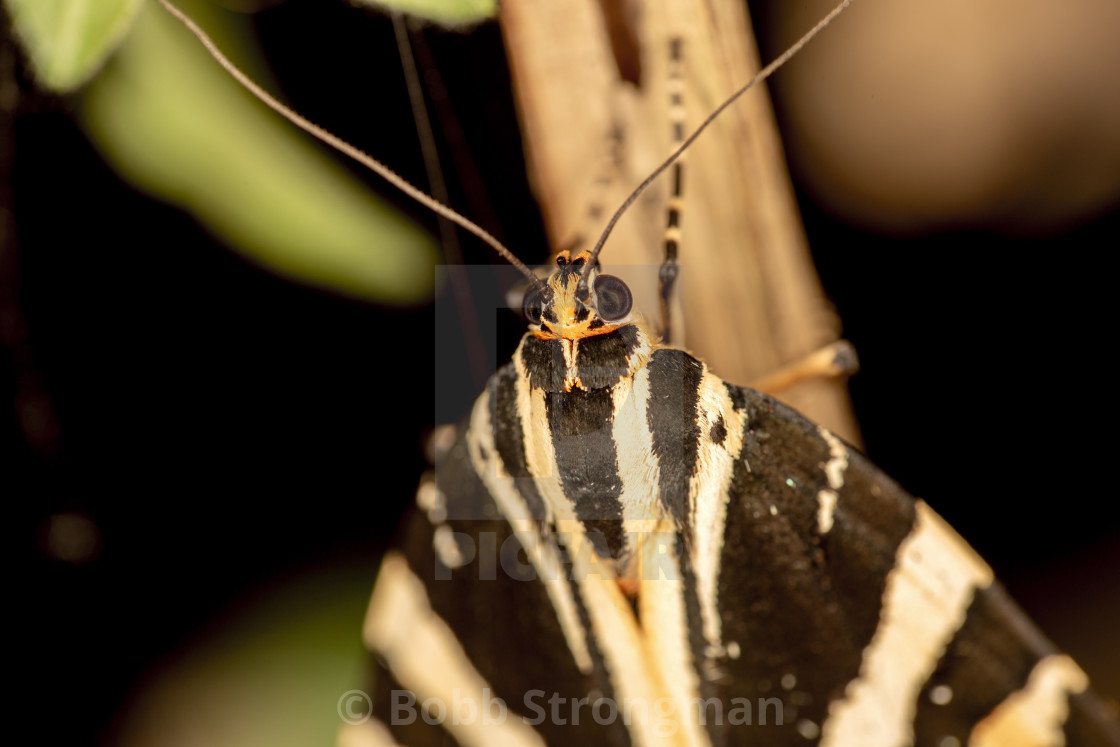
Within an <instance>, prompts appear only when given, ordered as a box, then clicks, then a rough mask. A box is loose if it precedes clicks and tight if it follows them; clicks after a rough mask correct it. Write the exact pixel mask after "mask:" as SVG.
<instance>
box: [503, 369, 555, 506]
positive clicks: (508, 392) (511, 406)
mask: <svg viewBox="0 0 1120 747" xmlns="http://www.w3.org/2000/svg"><path fill="white" fill-rule="evenodd" d="M517 380H518V374H517V370H516V369H515V368H514V367H513V364H508V365H505V366H503V367H502V368H501V369H499V370H498V372H497V373H496V374H494V376H493V377H491V379H490V384H489V388H490V424H491V427H492V428H493V429H494V448H495V449H496V450H497V452H498V456H499V457H501V460H502V464H503V465H504V466H505V468H506V472H508V473H509V475H510V477H512V478H513V481H514V484H515V485H516V486H517V490H518V492H519V493H521V497H522V498H523V499H525V504H526V505H527V506H528V507H529V516H530V517H531V518H534V519H542V520H543V519H544V518H545V517H546V516H547V512H546V510H545V505H544V499H543V498H541V494H540V492H539V491H538V490H537V483H536V481H535V480H534V479H533V476H532V474H531V473H530V472H529V466H528V463H527V462H526V460H525V433H524V431H523V428H524V425H523V424H522V422H521V413H520V412H519V411H518V409H517Z"/></svg>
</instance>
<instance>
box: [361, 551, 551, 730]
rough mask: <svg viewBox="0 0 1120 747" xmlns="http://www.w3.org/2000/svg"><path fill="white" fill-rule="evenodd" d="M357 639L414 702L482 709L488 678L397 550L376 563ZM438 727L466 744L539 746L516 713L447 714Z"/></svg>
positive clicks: (480, 711)
mask: <svg viewBox="0 0 1120 747" xmlns="http://www.w3.org/2000/svg"><path fill="white" fill-rule="evenodd" d="M363 638H364V639H365V643H366V645H367V646H368V647H369V649H370V650H371V651H376V652H377V653H379V654H381V656H382V657H384V659H385V662H386V663H387V665H388V667H389V671H390V672H392V673H393V677H394V678H395V679H396V681H397V682H399V683H400V684H401V686H402V687H405V688H407V689H409V690H411V691H412V692H414V693H415V694H416V700H417V702H423V701H424V700H427V699H429V698H435V699H436V700H438V701H440V702H442V703H443V704H444V706H445V707H446V708H447V711H448V712H449V713H450V712H451V709H452V707H453V704H455V703H463V702H464V701H468V700H470V701H473V702H474V706H475V708H474V710H473V713H476V714H482V713H483V705H484V703H485V702H486V698H487V695H489V693H490V692H491V689H490V685H489V683H488V682H486V680H485V679H484V678H483V677H482V675H481V674H479V673H478V670H476V669H475V668H474V665H472V664H471V662H470V660H469V659H468V658H467V654H466V652H465V651H463V647H462V646H461V645H459V641H458V640H457V639H456V638H455V633H454V632H453V631H452V630H451V628H449V627H448V626H447V623H446V622H444V621H443V620H442V619H441V618H440V617H439V616H438V615H436V614H435V612H433V611H432V608H431V604H430V603H429V601H428V594H427V592H426V591H425V590H424V583H423V582H422V581H421V580H420V578H419V577H417V576H416V575H415V574H414V573H413V572H412V570H411V569H410V568H409V567H408V562H407V561H406V560H405V559H404V556H403V555H401V554H400V553H398V552H390V553H389V554H387V555H386V556H385V559H384V560H383V561H382V563H381V572H380V573H379V574H378V577H377V585H376V586H374V589H373V597H372V598H371V599H370V607H369V613H368V614H367V616H366V624H365V629H364V631H363ZM490 697H493V696H490ZM442 726H443V728H444V729H446V730H447V731H448V732H449V733H450V734H451V736H453V737H454V738H455V739H456V740H457V741H458V742H459V743H460V744H462V745H467V746H468V747H497V746H498V745H503V746H508V747H528V746H529V745H533V746H536V745H540V746H541V747H543V746H544V740H543V739H541V737H540V735H539V734H538V733H537V732H536V731H534V730H533V729H532V728H530V727H529V725H528V724H526V723H525V722H524V721H523V720H521V719H517V718H506V719H504V720H498V719H490V720H487V721H485V722H484V721H483V719H482V718H481V716H480V717H479V718H478V719H475V720H468V719H447V720H445V721H444V722H443V724H442Z"/></svg>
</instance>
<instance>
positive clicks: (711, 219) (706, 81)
mask: <svg viewBox="0 0 1120 747" xmlns="http://www.w3.org/2000/svg"><path fill="white" fill-rule="evenodd" d="M614 15H615V17H622V18H625V19H627V22H628V28H629V31H630V36H631V37H632V38H633V39H634V40H635V41H636V44H635V48H636V50H637V51H636V55H637V57H638V59H635V60H618V59H616V57H615V54H614V51H613V50H614V49H615V48H619V49H621V48H623V47H624V45H615V46H612V39H611V35H610V34H611V31H610V29H609V27H608V24H607V22H606V20H605V16H604V13H603V10H602V5H601V3H600V2H599V0H573V1H572V2H569V3H564V4H563V8H559V7H557V6H556V4H553V3H505V4H503V5H502V16H501V19H502V25H503V30H504V33H505V38H506V45H507V48H508V51H509V56H510V63H511V68H512V71H513V78H514V86H515V89H516V93H517V97H518V102H519V105H520V110H521V116H522V129H523V132H524V137H525V142H526V147H527V150H528V156H529V163H530V170H531V177H532V180H533V184H534V187H535V189H536V191H537V196H538V199H539V201H540V202H541V205H542V209H543V211H544V214H545V220H546V224H547V228H548V231H549V236H550V239H551V241H552V245H553V247H562V246H570V245H571V244H572V243H573V241H578V240H579V239H580V238H582V239H583V240H584V241H585V242H587V245H590V241H591V240H593V238H594V237H595V236H597V235H598V234H599V232H600V231H601V230H602V224H601V223H600V224H599V225H588V222H589V221H588V218H587V215H588V211H587V202H588V200H589V198H588V194H589V192H590V191H591V187H592V183H593V180H594V176H595V174H596V173H597V171H598V170H599V169H598V168H597V167H598V166H599V165H600V164H601V163H602V160H603V159H602V153H603V151H604V150H605V148H604V145H603V144H604V141H606V140H607V138H608V135H609V134H610V133H612V132H617V133H620V135H619V136H618V137H617V138H616V146H617V150H619V151H621V152H620V154H619V155H618V156H617V158H616V161H617V164H616V166H617V168H616V174H617V175H616V177H615V180H614V182H613V184H612V185H611V187H610V188H608V189H607V195H606V197H605V198H604V199H605V200H606V204H607V207H608V208H610V207H612V206H614V205H618V204H621V203H622V202H623V200H624V199H626V196H627V195H628V194H629V193H630V192H631V190H632V189H633V187H634V186H635V185H637V184H639V183H640V182H641V181H642V180H643V179H644V178H645V177H646V176H647V175H648V174H650V173H651V172H652V171H653V170H654V169H655V168H657V166H658V165H659V164H660V163H661V162H662V161H663V160H664V159H665V157H666V155H668V154H669V153H670V152H671V148H670V143H669V132H668V127H667V125H666V123H667V122H668V94H667V92H666V89H665V81H666V79H667V74H666V72H667V71H666V67H667V63H668V48H669V40H670V39H671V38H672V37H674V36H677V37H680V38H681V39H682V40H683V45H684V46H683V48H684V89H685V107H686V108H687V110H688V119H687V123H688V125H687V128H688V129H690V130H691V129H693V128H695V127H696V125H697V124H698V123H699V121H701V120H702V119H703V117H705V116H706V115H707V114H709V113H710V112H712V111H714V110H715V109H716V108H717V107H718V106H719V105H720V104H721V103H723V102H724V101H725V100H726V99H727V97H728V96H729V94H730V93H732V92H734V91H736V90H737V89H738V88H739V87H741V86H743V84H744V83H745V82H746V81H749V80H751V79H752V78H753V77H754V75H755V74H756V72H757V71H758V70H759V67H760V65H759V63H758V59H757V56H758V55H757V52H756V51H755V47H754V42H753V36H752V34H751V32H750V28H749V23H748V19H747V17H746V12H745V9H744V8H743V7H742V4H741V3H739V2H735V0H712V1H711V2H702V1H701V0H688V1H685V0H651V1H649V2H644V3H641V4H638V3H637V2H629V3H624V4H623V6H622V8H621V9H620V10H618V12H616V13H614ZM829 33H835V32H834V31H832V30H830V31H829ZM616 34H617V32H616ZM623 69H625V70H640V71H641V73H640V78H639V79H638V80H637V81H636V84H635V82H631V81H628V80H624V79H623V75H622V74H621V73H620V72H619V71H620V70H623ZM631 77H632V76H631ZM684 178H685V189H684V195H683V199H684V202H685V204H686V207H685V217H684V223H683V226H682V232H683V234H684V238H683V244H682V247H681V259H680V263H681V267H682V271H681V280H680V282H681V285H682V289H681V296H682V303H683V306H684V309H685V312H686V313H685V316H684V320H683V321H684V326H685V339H686V340H687V341H688V346H689V348H690V350H692V351H693V352H694V353H696V354H697V355H699V356H700V357H701V358H703V359H704V360H705V361H706V362H707V363H708V364H709V366H710V367H711V368H712V370H713V371H714V372H715V373H716V374H717V375H719V376H721V377H723V378H724V379H726V380H728V381H733V382H749V381H756V380H760V379H763V378H764V377H765V376H766V375H767V374H769V373H770V372H773V371H776V370H778V369H780V368H782V367H783V366H785V365H787V364H789V363H790V362H791V361H797V360H800V359H801V358H804V357H805V356H807V355H809V354H810V353H812V352H814V351H816V350H819V349H821V348H823V347H825V346H827V345H829V344H831V343H833V342H835V341H836V340H837V338H838V337H839V331H838V328H839V324H838V321H837V320H836V319H835V317H834V315H833V314H832V312H831V310H830V307H829V304H828V303H827V301H826V299H825V298H824V295H823V292H822V290H821V287H820V281H819V280H818V279H817V276H816V272H815V269H814V268H813V264H812V260H811V258H810V256H809V253H808V247H807V244H806V240H805V235H804V230H803V229H802V227H801V221H800V216H799V215H798V212H797V208H796V204H795V201H794V198H793V190H792V187H791V184H790V180H789V174H788V171H787V168H786V164H785V159H784V156H783V152H782V148H781V143H780V141H779V139H778V135H777V130H776V127H775V125H774V120H773V113H772V110H771V107H770V102H769V98H768V96H767V95H766V92H765V89H764V88H763V87H761V86H756V87H755V88H754V89H753V90H752V91H751V92H750V93H748V94H747V95H745V96H743V97H742V98H741V99H740V100H739V101H737V102H736V104H735V105H734V106H732V107H729V109H728V110H727V111H725V112H723V114H722V115H721V116H720V117H719V118H718V119H716V120H715V121H714V122H713V123H712V124H711V126H710V127H708V129H707V130H706V131H705V133H704V134H703V136H702V137H700V138H698V139H697V140H696V142H695V143H694V144H693V146H692V147H691V149H690V150H689V163H688V167H687V171H686V173H685V176H684ZM663 182H664V180H661V181H659V182H655V183H654V184H653V185H652V186H651V187H650V189H649V190H647V192H646V193H645V194H644V195H643V196H642V197H641V198H640V199H638V200H637V202H636V203H635V204H634V205H633V206H632V207H631V209H630V210H629V212H627V214H626V215H625V216H623V217H622V219H621V220H620V221H619V222H618V224H617V226H616V227H615V229H614V232H613V234H612V236H611V240H610V242H609V244H608V245H607V247H606V249H605V253H604V255H603V257H602V262H603V264H604V265H605V266H607V267H609V268H610V271H611V272H615V274H622V275H623V276H624V277H625V278H626V280H627V282H629V283H630V284H631V287H632V288H634V289H635V295H636V296H637V297H638V298H639V299H648V301H646V302H644V303H642V304H640V306H639V307H640V308H641V310H642V311H643V313H644V314H645V316H646V317H647V318H649V319H655V318H657V314H656V311H655V309H656V305H655V304H656V301H655V299H656V292H655V290H654V288H653V285H654V283H655V280H656V274H657V273H656V268H657V266H658V265H659V264H660V262H661V256H660V254H661V249H662V231H663V227H664V197H665V194H666V190H667V187H666V185H665V184H664V183H663ZM620 265H638V266H640V267H641V272H640V273H639V277H637V278H636V277H635V275H634V274H633V273H631V274H630V275H627V274H626V271H625V269H620V268H619V266H620ZM616 270H617V272H616ZM640 276H646V277H648V278H649V279H648V280H645V281H643V280H642V279H641V277H640ZM782 399H783V400H784V401H786V402H787V403H789V404H791V405H792V406H793V407H795V408H797V409H798V410H800V411H801V412H803V413H804V414H806V415H807V416H808V417H810V418H812V419H813V420H815V421H817V422H819V423H822V424H823V425H825V426H827V427H828V428H830V429H832V430H833V431H835V432H837V433H838V434H840V435H841V436H843V437H844V438H846V439H847V440H849V441H852V442H855V443H858V429H857V427H856V425H855V421H854V418H853V416H852V414H851V407H850V404H849V402H848V397H847V390H846V387H845V385H844V383H843V382H840V381H837V380H835V379H825V378H813V379H809V380H804V381H801V382H798V383H797V384H794V385H792V386H791V387H790V388H789V389H788V390H786V391H784V392H783V394H782Z"/></svg>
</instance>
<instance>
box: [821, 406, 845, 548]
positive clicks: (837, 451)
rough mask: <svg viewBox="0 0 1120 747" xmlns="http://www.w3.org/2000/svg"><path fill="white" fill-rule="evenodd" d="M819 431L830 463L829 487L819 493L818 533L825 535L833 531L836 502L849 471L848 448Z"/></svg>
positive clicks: (831, 436)
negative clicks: (826, 446)
mask: <svg viewBox="0 0 1120 747" xmlns="http://www.w3.org/2000/svg"><path fill="white" fill-rule="evenodd" d="M817 431H818V432H819V433H820V434H821V438H823V439H824V440H825V442H826V443H827V444H828V461H827V462H825V465H824V474H825V479H827V480H828V487H827V488H825V489H822V490H821V491H820V492H818V493H817V504H818V507H817V531H818V532H819V533H820V534H822V535H823V534H828V533H829V532H831V531H832V524H833V514H834V513H835V511H836V501H837V500H839V498H840V494H839V493H838V492H837V491H838V490H840V488H842V487H844V472H845V471H847V469H848V447H847V446H845V445H844V442H843V441H841V440H840V439H839V438H837V437H836V436H834V435H833V434H832V433H831V432H829V431H828V430H826V429H824V428H821V427H819V426H818V428H817Z"/></svg>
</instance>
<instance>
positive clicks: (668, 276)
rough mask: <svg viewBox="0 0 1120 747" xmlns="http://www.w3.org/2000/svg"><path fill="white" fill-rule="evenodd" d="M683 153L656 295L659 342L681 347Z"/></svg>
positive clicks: (677, 81) (678, 82)
mask: <svg viewBox="0 0 1120 747" xmlns="http://www.w3.org/2000/svg"><path fill="white" fill-rule="evenodd" d="M681 67H682V64H681V39H680V38H679V37H675V38H673V39H671V40H670V41H669V79H668V81H667V83H666V85H667V87H668V89H669V125H670V127H671V128H672V149H673V150H676V149H677V148H678V147H680V145H681V143H683V142H684V124H685V108H684V78H683V77H682V75H681ZM684 158H685V157H684V156H683V155H682V156H681V157H680V158H678V159H677V160H676V162H675V163H673V184H672V187H671V189H672V192H671V193H670V195H669V203H668V205H667V207H666V218H665V258H664V260H663V261H662V263H661V269H660V271H659V272H658V274H657V284H658V297H659V300H660V304H661V342H662V344H664V345H673V346H677V347H681V346H683V345H684V322H683V319H682V306H681V302H680V293H679V292H678V291H677V277H678V276H679V275H680V266H679V265H678V264H677V255H678V252H679V250H680V244H681V212H682V210H683V207H684V204H683V202H682V201H681V193H682V191H683V189H684Z"/></svg>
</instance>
